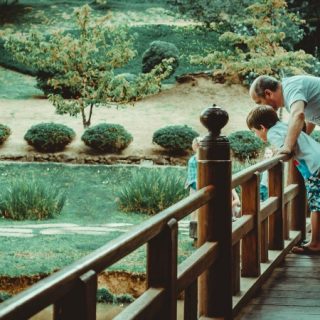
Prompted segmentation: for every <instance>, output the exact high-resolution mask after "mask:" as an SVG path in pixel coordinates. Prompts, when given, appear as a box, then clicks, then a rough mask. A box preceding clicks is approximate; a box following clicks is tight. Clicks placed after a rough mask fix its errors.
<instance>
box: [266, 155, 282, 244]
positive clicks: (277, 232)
mask: <svg viewBox="0 0 320 320" xmlns="http://www.w3.org/2000/svg"><path fill="white" fill-rule="evenodd" d="M283 167H284V166H283V162H282V161H280V162H279V163H278V164H277V165H275V166H274V167H273V168H271V169H270V170H269V196H270V197H278V198H279V202H280V205H279V206H280V208H279V209H278V210H276V211H275V212H274V213H273V214H272V215H271V216H270V217H269V249H271V250H282V249H283V248H284V235H283V216H284V213H283V212H284V204H283V189H284V188H283V187H284V184H283V182H284V180H283V171H284V170H283Z"/></svg>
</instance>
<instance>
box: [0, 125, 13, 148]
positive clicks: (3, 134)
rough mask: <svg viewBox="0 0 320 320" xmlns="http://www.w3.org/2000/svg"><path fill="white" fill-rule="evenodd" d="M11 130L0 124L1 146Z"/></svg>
mask: <svg viewBox="0 0 320 320" xmlns="http://www.w3.org/2000/svg"><path fill="white" fill-rule="evenodd" d="M10 134H11V130H10V128H9V127H7V126H6V125H4V124H0V144H3V143H4V142H5V141H6V140H7V139H8V138H9V136H10Z"/></svg>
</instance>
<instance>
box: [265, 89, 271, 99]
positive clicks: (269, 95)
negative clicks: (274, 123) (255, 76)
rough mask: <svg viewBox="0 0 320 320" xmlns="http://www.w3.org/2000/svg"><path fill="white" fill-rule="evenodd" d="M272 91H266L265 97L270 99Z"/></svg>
mask: <svg viewBox="0 0 320 320" xmlns="http://www.w3.org/2000/svg"><path fill="white" fill-rule="evenodd" d="M272 93H273V92H272V91H271V90H270V89H265V90H264V97H265V98H270V97H271V95H272Z"/></svg>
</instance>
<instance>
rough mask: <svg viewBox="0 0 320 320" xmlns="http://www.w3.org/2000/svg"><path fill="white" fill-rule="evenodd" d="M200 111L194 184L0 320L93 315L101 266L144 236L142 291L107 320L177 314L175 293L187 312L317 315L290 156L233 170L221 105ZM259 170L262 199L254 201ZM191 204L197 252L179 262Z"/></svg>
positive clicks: (33, 290)
mask: <svg viewBox="0 0 320 320" xmlns="http://www.w3.org/2000/svg"><path fill="white" fill-rule="evenodd" d="M200 119H201V122H202V123H203V124H204V125H205V126H206V128H207V129H208V131H209V133H208V135H207V136H206V137H204V139H203V140H202V141H201V145H200V148H199V161H198V186H199V190H198V191H197V192H196V193H194V194H193V195H191V196H189V197H188V198H186V199H183V200H182V201H180V202H178V203H176V204H175V205H173V206H172V207H170V208H168V209H166V210H164V211H162V212H160V213H158V214H157V215H155V216H153V217H151V218H150V219H149V220H147V221H145V222H143V223H142V224H140V225H138V226H136V227H134V228H133V229H132V230H131V231H130V232H128V233H126V234H124V235H122V236H121V237H119V238H117V239H115V240H113V241H111V242H109V243H108V244H106V245H105V246H103V247H101V248H99V249H98V250H96V251H94V252H92V253H91V254H90V255H88V256H86V257H84V258H82V259H81V260H79V261H76V262H75V263H73V264H72V265H70V266H68V267H66V268H64V269H62V270H60V271H58V272H56V273H54V274H53V275H51V276H49V277H47V278H46V279H43V280H42V281H39V282H38V283H37V284H35V285H33V286H32V287H30V288H29V289H27V290H25V291H24V292H22V293H20V294H18V295H16V296H14V297H13V298H11V299H9V300H6V301H5V302H3V303H2V304H0V319H3V320H4V319H12V320H19V319H23V320H24V319H29V318H30V317H32V316H33V315H35V314H36V313H38V312H39V311H41V310H42V309H44V308H46V307H47V306H50V305H53V309H54V312H53V319H55V320H58V319H59V320H73V319H77V320H92V319H96V291H97V276H98V274H99V273H100V272H102V271H103V270H105V269H106V268H108V267H110V266H111V265H113V264H114V263H115V262H117V261H118V260H120V259H121V258H123V257H125V256H126V255H128V254H129V253H131V252H132V251H134V250H136V249H137V248H139V247H140V246H142V245H144V244H147V261H146V265H147V290H146V291H145V293H144V294H143V295H142V296H140V297H139V298H138V299H137V300H135V301H134V302H133V303H131V304H130V305H129V306H127V307H126V308H125V309H124V310H123V311H122V312H121V313H120V314H118V315H117V316H116V317H115V318H114V319H117V320H120V319H121V320H129V319H148V320H150V319H155V320H160V319H162V320H167V319H168V320H174V319H177V299H178V296H181V293H182V292H183V293H184V307H183V309H184V310H183V316H182V318H183V319H185V320H195V319H202V320H205V319H207V320H208V319H233V318H235V317H237V318H238V319H271V318H272V319H303V316H305V317H306V318H307V317H308V319H313V318H312V317H313V316H314V319H315V317H317V319H318V317H319V314H320V307H319V305H320V303H319V304H318V302H317V301H318V299H316V298H317V293H318V292H319V291H320V284H319V283H318V281H317V280H318V279H319V276H318V275H317V272H318V270H319V269H318V264H319V263H320V260H318V259H317V258H316V257H301V256H294V255H292V254H289V253H290V250H291V248H292V247H293V246H294V245H295V244H296V243H298V242H299V241H300V240H301V239H304V238H305V236H306V227H307V224H306V215H307V210H306V208H307V206H306V196H305V189H304V184H303V180H302V179H301V177H300V175H299V174H298V173H297V171H296V169H295V167H294V166H293V164H292V163H290V164H289V166H288V174H285V164H284V162H283V160H288V159H286V156H284V155H282V156H276V157H274V158H273V159H270V160H266V161H263V162H261V163H259V164H257V165H254V166H252V167H250V168H248V169H246V170H244V171H241V172H239V173H237V174H235V175H233V176H232V175H231V160H230V148H229V143H228V140H227V139H226V138H225V137H223V136H220V130H221V128H222V127H223V126H224V125H225V124H226V123H227V121H228V115H227V113H226V112H225V111H223V110H221V109H220V108H218V107H210V108H208V109H206V110H205V111H204V112H203V113H202V115H201V118H200ZM265 170H268V171H269V198H268V199H267V200H266V201H265V202H262V203H261V202H260V198H259V179H260V174H261V172H263V171H265ZM286 177H288V178H286ZM285 180H287V183H286V184H285V183H284V181H285ZM237 186H241V202H242V214H243V215H242V217H241V218H239V219H238V220H237V221H236V222H234V223H232V222H231V190H232V188H235V187H237ZM198 208H199V214H198V217H199V221H198V233H199V239H198V246H197V250H196V251H195V252H194V253H193V254H192V255H191V256H190V257H188V258H187V259H186V260H184V261H183V262H182V263H181V264H178V263H177V250H178V248H177V243H178V241H177V239H178V221H179V220H181V219H183V218H184V217H186V216H187V215H189V214H190V213H191V212H193V211H194V210H196V209H198ZM284 259H285V260H284ZM283 261H284V262H283ZM307 268H309V269H307ZM310 268H312V270H310ZM261 288H262V289H261ZM258 291H259V292H260V295H259V296H256V293H257V292H258ZM252 298H253V299H252ZM251 299H252V300H251ZM305 302H307V305H304V303H305ZM308 314H309V315H308ZM182 318H181V319H182Z"/></svg>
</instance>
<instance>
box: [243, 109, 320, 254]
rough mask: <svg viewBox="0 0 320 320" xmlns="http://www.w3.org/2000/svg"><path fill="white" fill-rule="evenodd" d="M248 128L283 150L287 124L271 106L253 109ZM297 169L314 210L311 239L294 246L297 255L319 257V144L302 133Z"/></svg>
mask: <svg viewBox="0 0 320 320" xmlns="http://www.w3.org/2000/svg"><path fill="white" fill-rule="evenodd" d="M247 125H248V128H249V129H250V130H252V131H253V132H254V133H255V134H256V135H257V136H258V137H259V138H260V139H261V140H263V141H265V142H267V141H268V142H270V143H271V144H272V145H274V146H275V147H276V148H277V149H280V148H281V147H282V146H283V144H284V141H285V138H286V135H287V131H288V125H287V124H285V123H283V122H280V121H279V118H278V115H277V113H276V112H275V111H274V110H273V108H272V107H270V106H258V107H256V108H254V109H252V110H251V112H250V113H249V115H248V117H247ZM293 157H294V159H295V162H296V166H297V169H298V170H299V171H300V174H301V175H302V176H303V178H304V182H305V186H306V190H307V199H308V205H309V209H310V211H311V239H310V241H309V242H308V243H306V244H304V245H302V246H296V247H293V249H292V252H293V253H296V254H307V255H314V254H319V255H320V177H319V173H320V161H319V159H320V144H319V143H318V142H316V141H315V140H313V139H312V138H311V137H310V136H308V135H307V134H306V133H304V132H301V133H300V135H299V137H298V139H297V143H296V145H295V147H294V150H293Z"/></svg>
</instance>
